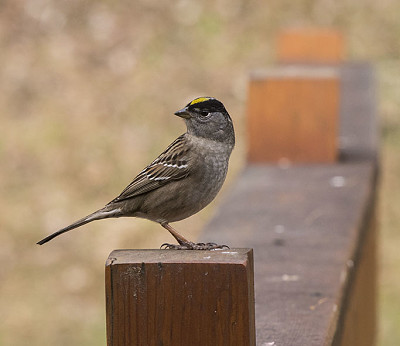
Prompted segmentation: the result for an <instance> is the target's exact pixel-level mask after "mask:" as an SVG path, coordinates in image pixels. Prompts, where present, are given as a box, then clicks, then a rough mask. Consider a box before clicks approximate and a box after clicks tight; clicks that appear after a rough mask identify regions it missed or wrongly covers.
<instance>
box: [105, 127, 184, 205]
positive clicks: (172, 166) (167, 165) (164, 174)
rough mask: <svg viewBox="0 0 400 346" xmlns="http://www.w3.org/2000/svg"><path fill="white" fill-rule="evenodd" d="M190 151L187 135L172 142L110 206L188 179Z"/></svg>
mask: <svg viewBox="0 0 400 346" xmlns="http://www.w3.org/2000/svg"><path fill="white" fill-rule="evenodd" d="M189 150H190V146H189V145H188V142H187V140H186V136H185V134H183V135H182V136H180V137H178V138H177V139H176V140H175V141H174V142H172V143H171V144H170V145H169V146H168V148H167V149H165V151H164V152H162V153H161V154H160V155H159V156H158V157H157V158H156V159H155V160H154V161H153V162H152V163H151V164H150V165H148V166H147V167H146V168H145V169H143V170H142V171H141V172H140V173H139V174H138V175H137V176H136V177H135V179H133V181H132V182H131V183H130V184H129V185H128V186H127V187H126V188H125V189H124V190H123V191H122V192H121V194H120V195H119V196H118V197H117V198H115V199H113V200H112V201H111V202H110V203H109V204H111V203H115V202H119V201H122V200H126V199H129V198H132V197H135V196H138V195H141V194H143V193H146V192H149V191H152V190H154V189H157V188H159V187H160V186H163V185H165V184H167V183H168V182H170V181H174V180H179V179H182V178H185V177H187V176H188V175H189V173H190V160H189V157H188V151H189Z"/></svg>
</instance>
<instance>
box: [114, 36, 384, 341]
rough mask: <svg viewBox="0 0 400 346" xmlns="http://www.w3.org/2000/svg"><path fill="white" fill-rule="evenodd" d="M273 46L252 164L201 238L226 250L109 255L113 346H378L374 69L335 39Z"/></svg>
mask: <svg viewBox="0 0 400 346" xmlns="http://www.w3.org/2000/svg"><path fill="white" fill-rule="evenodd" d="M327 33H329V35H327ZM291 35H292V36H291ZM293 35H294V37H295V38H296V39H295V40H294V39H293ZM288 37H289V38H288ZM281 40H282V42H279V44H278V52H279V53H278V57H282V56H284V59H281V60H282V61H281V64H280V65H279V66H278V68H276V69H272V70H271V69H269V71H267V72H265V71H262V72H260V71H258V72H257V73H255V74H253V77H252V78H251V80H250V86H249V97H248V99H249V103H248V107H247V113H248V114H247V118H248V148H249V150H248V164H247V166H246V167H245V168H244V169H243V172H242V173H241V174H240V177H239V178H238V179H237V180H236V182H234V183H233V186H232V188H231V189H230V191H228V192H227V193H226V195H225V198H224V201H223V202H222V203H221V205H220V206H219V210H218V213H217V215H216V217H215V218H214V219H213V220H211V222H210V223H209V224H208V225H207V227H206V228H205V230H204V232H203V234H202V235H201V240H202V241H213V242H219V243H228V244H229V245H230V246H231V249H230V250H223V251H183V252H179V251H166V250H147V251H145V250H117V251H114V252H113V253H111V255H110V257H109V259H108V261H107V265H106V295H107V340H108V345H109V346H111V345H113V346H115V345H255V344H257V345H261V346H267V345H276V346H283V345H288V346H291V345H307V346H310V345H351V346H357V345H360V346H361V345H362V346H365V345H373V344H374V340H375V334H376V327H375V325H376V323H375V318H376V313H375V305H376V302H375V296H376V203H377V202H376V199H377V197H376V196H377V194H376V190H377V181H378V136H377V124H376V104H375V93H374V85H375V83H374V75H373V69H372V68H371V66H369V65H368V64H364V63H346V62H343V61H342V59H343V55H344V53H343V51H342V50H343V49H344V48H343V42H342V41H340V40H342V38H341V36H340V35H335V34H332V33H331V32H330V31H322V32H321V35H320V36H319V35H318V32H316V31H313V30H307V31H304V32H302V31H296V32H294V33H290V32H286V33H285V34H284V35H282V36H281ZM310 40H311V41H310ZM331 40H334V41H331ZM290 41H294V42H296V45H297V46H296V48H295V49H294V48H293V49H294V50H295V51H296V54H294V53H293V61H291V59H290V54H289V53H288V52H290V49H289V48H290V47H289V48H288V47H286V46H285V45H287V44H290ZM288 42H289V43H288ZM307 42H308V43H307ZM310 42H314V43H313V44H310ZM315 42H317V43H318V46H319V47H320V50H321V51H324V52H325V53H324V54H323V58H321V57H318V58H315V60H313V54H314V55H316V54H317V53H318V52H319V51H320V50H318V49H317V50H316V49H315V47H314V46H313V45H315ZM332 42H333V43H332ZM302 45H303V46H304V47H303V50H304V51H307V47H314V53H313V52H312V51H313V49H311V50H310V51H308V52H307V54H305V55H306V58H304V57H303V58H302V57H301V49H300V51H299V48H298V46H300V47H301V46H302ZM326 45H328V46H327V47H326ZM332 45H334V46H335V47H336V48H335V49H336V50H335V49H333V53H332ZM282 47H284V48H282ZM285 47H286V48H285ZM281 49H284V54H283V52H282V51H280V50H281ZM339 50H340V51H339ZM299 52H300V53H299ZM315 52H316V53H315ZM329 52H330V53H329ZM317 55H318V54H317ZM326 56H329V58H326ZM321 59H322V60H321ZM324 59H325V60H324ZM335 59H336V60H335ZM251 249H253V251H254V269H253V251H252V250H251ZM253 275H254V278H253ZM253 284H254V286H253ZM254 289H255V305H254ZM254 316H255V318H254ZM255 330H256V332H255Z"/></svg>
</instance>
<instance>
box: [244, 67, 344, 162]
mask: <svg viewBox="0 0 400 346" xmlns="http://www.w3.org/2000/svg"><path fill="white" fill-rule="evenodd" d="M247 122H248V133H249V136H248V160H249V161H250V162H280V161H284V162H287V161H289V162H334V161H335V160H336V159H337V157H338V148H337V147H338V145H337V139H338V133H337V132H338V126H339V124H338V122H339V78H338V75H337V73H336V70H335V69H334V68H329V67H307V66H302V67H301V66H297V67H294V66H282V67H280V68H276V69H272V70H269V71H263V72H256V73H253V75H252V76H251V80H250V86H249V95H248V104H247Z"/></svg>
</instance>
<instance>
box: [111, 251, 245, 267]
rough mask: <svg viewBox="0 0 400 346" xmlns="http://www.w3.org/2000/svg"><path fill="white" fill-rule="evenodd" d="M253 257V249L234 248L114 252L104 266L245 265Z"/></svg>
mask: <svg viewBox="0 0 400 346" xmlns="http://www.w3.org/2000/svg"><path fill="white" fill-rule="evenodd" d="M252 256H253V249H247V248H243V249H242V248H235V249H223V250H213V251H204V250H154V249H140V250H134V249H125V250H114V251H112V252H111V253H110V255H109V256H108V259H107V262H106V266H109V265H115V264H129V263H233V264H242V265H244V264H246V262H247V261H248V258H249V257H252Z"/></svg>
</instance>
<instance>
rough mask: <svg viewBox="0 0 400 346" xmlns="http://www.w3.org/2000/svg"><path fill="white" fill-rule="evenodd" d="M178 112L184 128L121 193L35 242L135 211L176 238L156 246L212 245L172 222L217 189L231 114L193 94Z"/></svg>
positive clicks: (228, 148) (228, 147)
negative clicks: (192, 237) (185, 234)
mask: <svg viewBox="0 0 400 346" xmlns="http://www.w3.org/2000/svg"><path fill="white" fill-rule="evenodd" d="M174 114H175V115H177V116H178V117H180V118H183V119H184V121H185V123H186V132H185V133H184V134H182V135H181V136H179V137H178V138H177V139H175V140H174V141H173V142H172V143H171V144H170V145H169V146H168V147H167V148H166V149H165V150H164V151H163V152H162V153H161V154H160V155H159V156H158V157H157V158H156V159H155V160H154V161H153V162H151V163H150V164H149V165H148V166H147V167H146V168H144V169H143V170H142V171H141V172H140V173H139V174H138V175H137V176H136V177H135V178H134V179H133V181H132V182H131V183H130V184H129V185H128V186H127V187H126V188H125V189H124V190H123V191H122V192H121V194H120V195H119V196H118V197H116V198H114V199H113V200H112V201H111V202H109V203H107V204H106V205H105V206H104V207H103V208H101V209H99V210H97V211H95V212H93V213H91V214H89V215H87V216H85V217H84V218H82V219H80V220H78V221H76V222H74V223H72V224H71V225H69V226H67V227H64V228H62V229H60V230H59V231H57V232H55V233H53V234H51V235H49V236H47V237H46V238H44V239H42V240H40V241H39V242H37V244H39V245H43V244H45V243H47V242H48V241H50V240H52V239H53V238H55V237H57V236H59V235H61V234H63V233H65V232H68V231H71V230H73V229H75V228H78V227H80V226H82V225H85V224H87V223H89V222H92V221H95V220H101V219H107V218H119V217H138V218H144V219H148V220H150V221H154V222H157V223H159V224H160V225H161V226H162V227H164V228H165V229H166V230H168V231H169V232H170V234H171V235H172V236H173V237H174V238H175V239H176V241H177V242H178V244H168V243H164V244H162V245H161V248H164V249H176V250H215V249H223V248H225V247H226V248H228V246H227V245H218V244H216V243H194V242H192V241H189V240H188V239H186V238H185V237H183V236H182V235H181V234H179V233H178V232H177V231H176V230H175V229H174V228H173V227H172V226H171V225H170V223H171V222H175V221H180V220H183V219H186V218H188V217H190V216H192V215H194V214H196V213H197V212H199V211H200V210H202V209H203V208H204V207H205V206H207V205H208V204H209V203H210V202H211V201H212V200H213V199H214V198H215V197H216V195H217V194H218V192H219V191H220V189H221V187H222V185H223V183H224V181H225V178H226V175H227V171H228V164H229V158H230V156H231V153H232V150H233V148H234V146H235V131H234V127H233V123H232V119H231V117H230V115H229V113H228V112H227V110H226V108H225V106H224V105H223V103H222V102H221V101H218V100H217V99H216V98H214V97H197V98H195V99H194V100H192V101H191V102H189V103H188V104H187V105H186V106H185V107H183V108H182V109H180V110H178V111H177V112H175V113H174Z"/></svg>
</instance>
